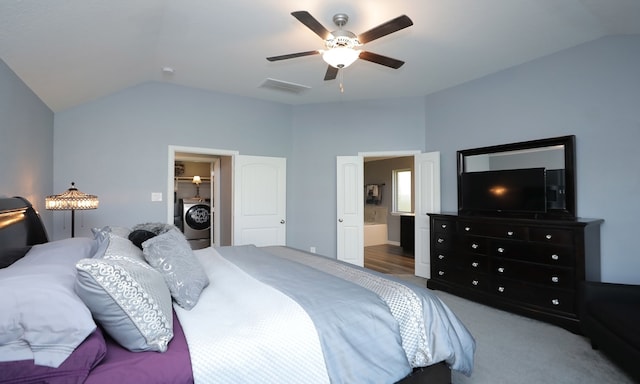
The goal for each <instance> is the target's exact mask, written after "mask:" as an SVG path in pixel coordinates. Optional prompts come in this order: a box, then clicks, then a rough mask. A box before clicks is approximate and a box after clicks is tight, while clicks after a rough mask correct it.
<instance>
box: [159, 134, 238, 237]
mask: <svg viewBox="0 0 640 384" xmlns="http://www.w3.org/2000/svg"><path fill="white" fill-rule="evenodd" d="M236 154H237V152H235V151H225V150H216V149H209V148H198V147H181V146H171V145H170V146H169V156H168V157H169V163H168V178H167V179H168V181H167V222H168V223H172V224H176V226H178V227H179V228H180V227H182V230H183V232H184V229H185V227H184V225H185V222H186V219H185V214H186V213H187V211H186V210H185V208H187V209H194V210H197V209H200V210H202V209H204V208H203V207H206V208H207V209H208V212H207V213H208V216H209V218H210V225H209V228H207V231H208V236H203V234H202V232H203V229H198V225H199V224H201V223H199V222H200V221H202V222H203V221H204V220H198V218H203V217H204V216H205V215H204V212H200V213H198V212H196V211H194V212H193V214H194V215H196V223H193V224H194V225H192V226H190V228H189V229H190V234H192V235H193V236H190V237H193V239H191V241H190V243H191V245H192V248H194V249H195V248H201V247H205V246H209V245H213V246H225V245H231V244H232V232H231V229H230V228H232V208H233V207H232V193H233V192H232V164H233V156H234V155H236ZM194 176H199V180H200V182H199V184H197V183H196V182H195V181H196V180H194ZM192 195H193V196H192Z"/></svg>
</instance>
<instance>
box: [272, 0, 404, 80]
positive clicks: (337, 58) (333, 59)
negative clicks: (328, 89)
mask: <svg viewBox="0 0 640 384" xmlns="http://www.w3.org/2000/svg"><path fill="white" fill-rule="evenodd" d="M291 15H292V16H293V17H295V18H296V19H298V21H300V22H301V23H302V24H304V25H306V26H307V28H309V29H310V30H312V31H313V32H314V33H315V34H316V35H318V36H320V38H321V39H322V40H324V45H325V47H326V49H318V50H315V51H306V52H298V53H290V54H288V55H281V56H272V57H267V60H269V61H278V60H286V59H293V58H296V57H302V56H310V55H317V54H322V59H323V60H324V61H325V62H326V63H327V64H329V66H328V67H327V72H326V73H325V75H324V79H325V80H334V79H335V78H336V76H337V75H338V71H339V70H340V69H342V68H346V67H348V66H349V65H351V64H352V63H353V62H354V61H356V60H357V59H362V60H367V61H370V62H372V63H376V64H380V65H384V66H386V67H390V68H394V69H398V68H400V67H401V66H402V65H403V64H404V61H401V60H397V59H393V58H391V57H387V56H382V55H378V54H377V53H373V52H368V51H364V50H360V49H358V48H359V47H361V46H362V45H364V44H366V43H368V42H371V41H373V40H376V39H379V38H381V37H383V36H386V35H389V34H391V33H394V32H397V31H399V30H401V29H404V28H407V27H410V26H412V25H413V21H411V19H410V18H409V17H408V16H406V15H402V16H398V17H396V18H395V19H392V20H389V21H387V22H386V23H383V24H380V25H378V26H377V27H374V28H372V29H370V30H368V31H366V32H364V33H361V34H360V35H358V36H356V35H355V34H354V33H353V32H351V31H347V30H343V29H342V27H343V26H344V25H345V24H347V21H349V16H348V15H346V14H344V13H338V14H336V15H335V16H333V22H334V23H335V24H336V25H337V26H338V29H337V30H335V31H332V32H329V30H327V29H326V28H325V27H324V26H322V24H320V22H319V21H318V20H316V19H315V18H314V17H313V16H311V14H310V13H309V12H307V11H296V12H292V13H291Z"/></svg>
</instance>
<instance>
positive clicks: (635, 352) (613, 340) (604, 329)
mask: <svg viewBox="0 0 640 384" xmlns="http://www.w3.org/2000/svg"><path fill="white" fill-rule="evenodd" d="M580 295H581V296H580V327H581V329H582V332H583V333H584V335H585V336H587V337H588V338H589V339H590V340H591V345H592V347H593V348H594V349H600V350H601V351H602V352H603V353H604V354H605V355H607V356H608V357H609V358H610V359H611V360H612V361H613V362H614V363H616V364H618V365H619V366H620V367H621V368H622V369H623V370H624V371H625V372H627V373H628V374H629V375H630V376H631V377H632V378H633V379H634V380H635V381H637V382H640V285H630V284H615V283H599V282H589V281H587V282H583V283H582V284H581V286H580Z"/></svg>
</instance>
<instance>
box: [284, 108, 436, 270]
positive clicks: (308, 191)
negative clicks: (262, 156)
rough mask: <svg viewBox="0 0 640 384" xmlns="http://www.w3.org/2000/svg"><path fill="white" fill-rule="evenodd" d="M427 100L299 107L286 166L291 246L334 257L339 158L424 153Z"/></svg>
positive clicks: (294, 116) (296, 110) (295, 114)
mask: <svg viewBox="0 0 640 384" xmlns="http://www.w3.org/2000/svg"><path fill="white" fill-rule="evenodd" d="M424 127H425V115H424V97H415V98H399V99H387V100H374V101H360V102H349V103H330V104H320V105H306V106H299V107H296V108H295V109H294V111H293V153H292V158H291V161H288V162H287V165H288V166H289V168H288V172H289V173H288V174H287V178H288V179H289V180H290V181H291V182H290V183H289V184H288V187H289V189H288V190H287V196H288V200H289V205H288V206H287V208H288V209H289V211H288V213H287V216H288V217H289V225H288V226H287V242H288V243H289V245H291V246H293V247H296V248H301V249H306V250H308V249H309V247H310V246H314V247H316V249H317V252H318V253H320V254H322V255H326V256H329V257H333V258H335V257H336V247H337V245H336V233H337V232H336V231H337V229H336V224H337V217H336V156H353V155H358V152H378V151H406V150H422V149H423V146H424V142H425V129H424Z"/></svg>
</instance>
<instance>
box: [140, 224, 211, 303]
mask: <svg viewBox="0 0 640 384" xmlns="http://www.w3.org/2000/svg"><path fill="white" fill-rule="evenodd" d="M142 253H143V254H144V258H145V259H146V260H147V262H148V263H149V265H151V266H152V267H154V268H155V269H156V270H157V271H158V272H160V273H161V274H162V276H163V277H164V280H165V282H166V283H167V286H168V287H169V290H170V291H171V296H173V299H174V300H175V301H176V303H178V305H179V306H181V307H182V308H184V309H191V308H193V307H194V306H195V305H196V304H197V303H198V299H199V298H200V293H202V290H203V289H204V288H205V287H206V286H207V285H209V278H208V277H207V275H206V274H205V272H204V269H203V268H202V265H200V263H199V262H198V260H197V259H196V256H195V255H194V254H193V251H192V250H191V246H189V242H188V241H187V239H186V238H185V237H184V235H183V234H182V233H181V232H180V231H178V230H177V229H175V228H174V229H171V230H169V231H167V232H165V233H163V234H161V235H158V236H156V237H153V238H151V239H149V240H147V241H145V242H144V243H142Z"/></svg>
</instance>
